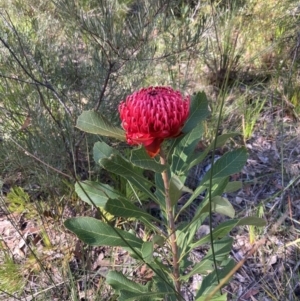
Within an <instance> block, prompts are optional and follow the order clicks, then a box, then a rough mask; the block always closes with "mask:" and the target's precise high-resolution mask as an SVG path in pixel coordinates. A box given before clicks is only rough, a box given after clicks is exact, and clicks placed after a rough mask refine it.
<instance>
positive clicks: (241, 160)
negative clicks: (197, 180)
mask: <svg viewBox="0 0 300 301" xmlns="http://www.w3.org/2000/svg"><path fill="white" fill-rule="evenodd" d="M247 157H248V154H247V151H246V149H245V148H244V147H243V148H239V149H236V150H233V151H231V152H228V153H226V154H225V155H223V156H222V157H221V158H220V159H219V160H218V161H216V162H215V163H214V165H213V179H217V178H223V177H227V176H230V175H232V174H235V173H237V172H240V171H241V169H242V168H243V166H244V165H245V164H246V161H247ZM209 179H210V170H209V171H208V172H207V173H206V174H205V175H204V177H203V179H202V181H201V183H205V182H208V181H209Z"/></svg>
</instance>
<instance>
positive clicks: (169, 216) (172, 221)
mask: <svg viewBox="0 0 300 301" xmlns="http://www.w3.org/2000/svg"><path fill="white" fill-rule="evenodd" d="M160 163H161V164H162V165H166V157H165V155H164V153H163V151H162V150H160ZM162 179H163V182H164V188H165V201H166V211H167V219H168V234H169V240H170V245H171V250H172V256H173V260H172V261H173V277H174V286H175V290H176V292H177V293H178V295H180V288H181V283H180V279H179V277H180V271H179V254H178V247H177V239H176V228H175V219H174V213H173V208H172V204H171V198H170V193H169V189H170V181H169V177H168V171H167V170H164V171H163V172H162Z"/></svg>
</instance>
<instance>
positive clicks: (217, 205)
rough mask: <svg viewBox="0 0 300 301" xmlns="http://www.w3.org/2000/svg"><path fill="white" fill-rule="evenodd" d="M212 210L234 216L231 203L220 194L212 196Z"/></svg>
mask: <svg viewBox="0 0 300 301" xmlns="http://www.w3.org/2000/svg"><path fill="white" fill-rule="evenodd" d="M211 201H212V211H213V212H217V213H220V214H224V215H226V216H229V217H231V218H234V216H235V211H234V208H233V206H232V205H231V203H230V202H229V201H228V200H227V199H226V198H223V197H221V196H215V197H213V198H212V200H211Z"/></svg>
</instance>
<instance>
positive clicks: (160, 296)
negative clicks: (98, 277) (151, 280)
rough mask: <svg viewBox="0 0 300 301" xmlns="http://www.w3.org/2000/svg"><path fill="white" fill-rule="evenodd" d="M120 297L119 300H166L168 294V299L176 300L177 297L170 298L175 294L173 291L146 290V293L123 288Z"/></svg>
mask: <svg viewBox="0 0 300 301" xmlns="http://www.w3.org/2000/svg"><path fill="white" fill-rule="evenodd" d="M120 293H121V294H120V297H119V298H118V300H119V301H158V300H164V299H165V297H166V296H168V300H171V301H172V300H176V299H170V298H171V297H173V295H175V293H174V292H173V293H172V292H171V293H170V292H168V291H164V292H146V293H143V294H141V293H136V292H130V291H127V290H124V291H123V290H122V291H121V292H120Z"/></svg>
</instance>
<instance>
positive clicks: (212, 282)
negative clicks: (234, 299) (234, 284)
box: [196, 259, 235, 301]
mask: <svg viewBox="0 0 300 301" xmlns="http://www.w3.org/2000/svg"><path fill="white" fill-rule="evenodd" d="M234 266H235V262H234V260H233V259H229V260H227V262H226V265H225V266H224V267H223V268H222V269H219V270H218V277H217V274H216V271H215V270H214V271H213V272H211V273H210V274H208V275H207V276H206V277H204V279H203V281H202V283H201V286H200V289H199V291H198V292H197V294H196V300H203V301H204V300H205V297H206V296H208V294H209V293H210V292H212V291H213V290H214V289H215V287H216V286H217V285H218V278H219V280H222V279H223V278H225V277H226V276H227V275H228V274H229V273H230V271H231V270H232V269H233V268H234ZM229 280H230V279H228V281H229ZM218 294H219V293H217V296H218ZM200 297H204V298H203V299H198V298H200ZM219 297H220V295H219ZM211 300H215V299H211ZM216 300H218V299H216ZM221 300H222V299H221ZM225 300H227V298H226V299H225Z"/></svg>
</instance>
